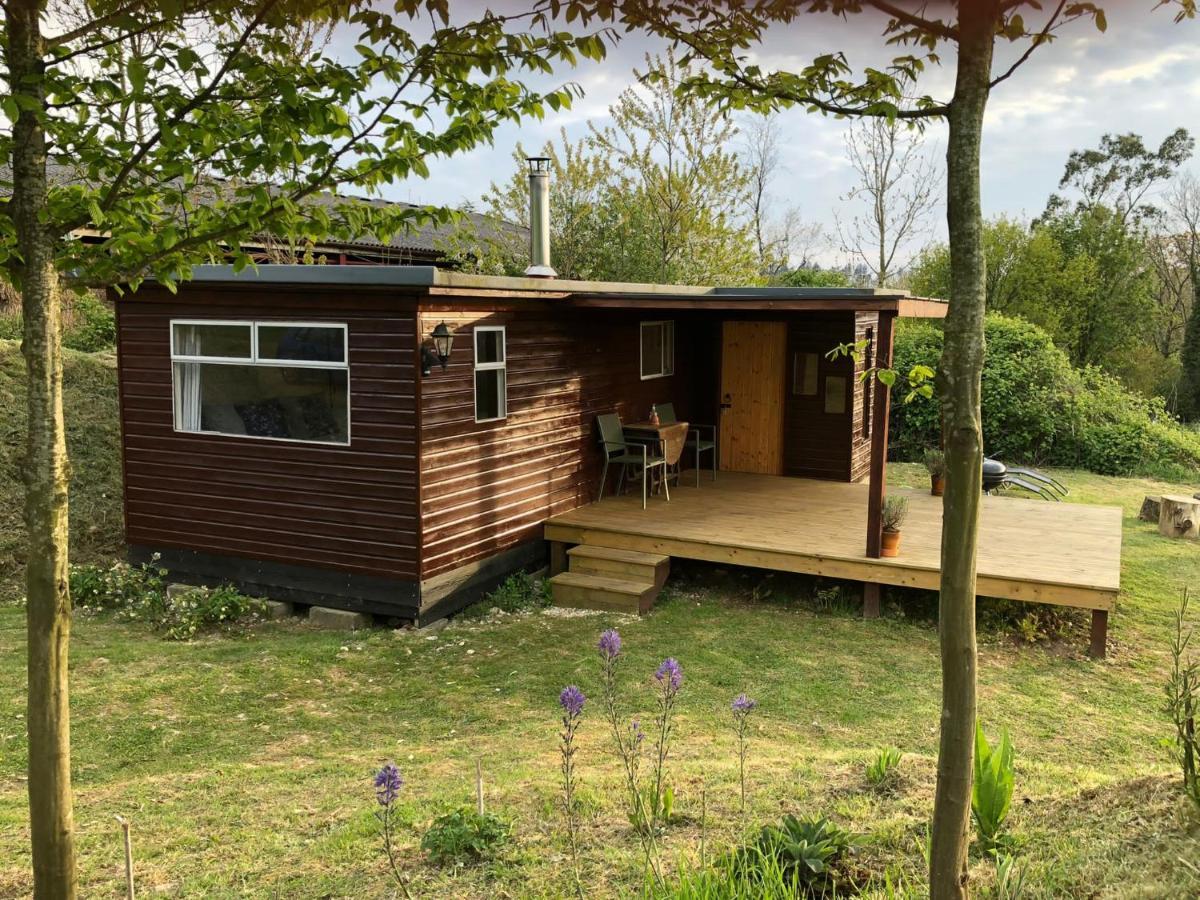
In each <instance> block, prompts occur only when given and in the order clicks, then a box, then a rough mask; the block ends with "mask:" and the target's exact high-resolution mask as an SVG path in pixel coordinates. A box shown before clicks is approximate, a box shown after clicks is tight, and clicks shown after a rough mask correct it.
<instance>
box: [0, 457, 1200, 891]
mask: <svg viewBox="0 0 1200 900" xmlns="http://www.w3.org/2000/svg"><path fill="white" fill-rule="evenodd" d="M895 472H896V475H897V476H898V477H899V478H901V479H908V480H915V479H919V478H920V475H919V473H918V472H917V471H916V469H915V467H907V466H898V467H896V468H895ZM1062 477H1063V478H1064V480H1066V481H1067V482H1068V483H1069V484H1070V485H1071V487H1072V489H1073V494H1074V496H1073V499H1075V500H1078V501H1082V502H1089V503H1110V504H1119V505H1121V506H1122V507H1123V508H1124V510H1125V526H1124V527H1125V548H1124V566H1123V570H1124V574H1123V594H1122V600H1121V602H1120V605H1119V607H1118V609H1117V610H1116V612H1115V614H1114V615H1113V616H1112V625H1111V637H1112V644H1111V646H1110V657H1109V659H1108V660H1107V661H1104V662H1096V661H1092V660H1090V659H1088V658H1086V656H1085V655H1084V650H1085V648H1086V638H1085V636H1084V635H1083V634H1082V633H1081V634H1078V635H1075V636H1073V637H1072V639H1071V640H1070V641H1066V642H1063V643H1061V644H1056V645H1051V646H1047V645H1044V644H1042V645H1033V646H1030V645H1022V644H1019V643H1017V642H1016V641H1014V640H1013V637H1012V635H1013V634H1014V630H1013V629H1012V628H1009V629H1007V630H996V629H992V630H989V631H987V632H986V633H985V634H984V636H983V643H982V646H981V650H980V679H979V680H980V709H981V715H982V718H983V721H984V723H985V725H986V726H987V727H988V728H989V731H992V732H993V733H994V732H995V731H996V730H997V729H998V727H999V726H1000V725H1007V726H1008V727H1009V729H1010V730H1011V731H1012V734H1013V739H1014V741H1015V743H1016V747H1017V768H1018V773H1017V797H1016V800H1015V802H1014V812H1013V817H1012V831H1013V833H1014V835H1015V838H1016V839H1017V840H1018V841H1019V843H1020V846H1021V850H1020V853H1021V855H1022V857H1023V858H1024V859H1025V860H1027V861H1028V864H1029V866H1030V876H1031V878H1030V880H1031V881H1032V883H1033V887H1032V890H1031V891H1030V894H1029V896H1037V897H1064V896H1069V897H1194V896H1197V895H1200V816H1197V815H1196V814H1195V813H1194V812H1192V811H1191V810H1189V809H1188V808H1187V807H1186V805H1185V801H1184V800H1183V799H1182V798H1181V795H1180V794H1179V792H1178V790H1177V786H1176V785H1177V781H1178V777H1177V775H1176V774H1175V772H1174V771H1173V769H1172V765H1171V762H1170V760H1169V757H1168V756H1167V753H1166V750H1165V749H1164V748H1163V746H1162V741H1163V739H1164V738H1165V737H1167V736H1168V735H1169V733H1170V732H1169V728H1168V725H1167V723H1166V722H1164V720H1163V719H1162V717H1161V714H1160V707H1161V705H1162V704H1161V698H1162V693H1163V690H1162V681H1163V675H1164V671H1165V666H1166V664H1167V657H1166V654H1165V640H1166V636H1167V631H1168V625H1169V620H1170V616H1171V610H1172V608H1173V606H1174V604H1175V603H1176V600H1177V596H1178V594H1179V590H1180V588H1181V587H1182V586H1183V585H1184V584H1188V583H1191V584H1195V583H1196V581H1197V579H1198V578H1200V552H1198V550H1197V547H1196V546H1195V545H1194V544H1190V543H1184V542H1176V541H1169V540H1166V539H1163V538H1160V537H1158V535H1157V534H1156V532H1155V529H1154V528H1153V527H1152V526H1150V525H1146V524H1144V523H1141V522H1139V521H1137V519H1136V513H1137V510H1138V506H1139V504H1140V502H1141V499H1142V496H1143V495H1144V494H1146V493H1158V492H1160V491H1166V490H1168V489H1169V488H1168V486H1166V485H1163V484H1160V483H1156V482H1152V481H1148V480H1139V479H1115V478H1102V477H1098V476H1091V475H1085V474H1081V473H1074V472H1071V473H1062ZM1182 489H1183V488H1182V486H1181V487H1180V490H1181V491H1182ZM1189 493H1190V489H1189ZM677 571H678V572H679V574H678V575H677V577H676V578H673V580H672V582H671V584H670V586H669V589H668V591H667V592H666V594H665V595H664V597H665V599H664V601H663V602H661V604H660V606H659V607H658V608H656V609H655V611H654V612H653V614H652V615H649V616H647V617H645V618H644V619H641V620H635V619H619V620H617V619H613V618H612V617H610V616H606V615H584V616H562V615H554V614H553V613H528V614H518V615H514V616H503V617H500V618H497V619H484V620H474V621H467V620H464V621H460V622H455V623H452V624H451V625H450V626H449V627H448V628H446V629H445V630H444V631H442V632H441V633H440V634H438V635H436V636H425V635H421V634H415V633H410V632H391V631H388V630H376V631H372V632H369V633H358V634H337V633H329V632H318V631H314V630H312V629H310V628H308V627H307V626H306V625H304V624H301V623H298V622H287V623H281V624H264V625H258V626H254V627H249V628H244V629H240V630H237V631H234V632H231V633H227V634H223V635H212V636H208V637H205V638H203V639H201V640H198V641H195V642H193V643H187V644H178V643H169V642H166V641H164V640H162V639H161V638H159V637H158V636H157V635H155V634H153V633H150V632H148V631H146V630H145V629H144V628H142V627H140V626H137V625H130V624H125V623H121V622H118V621H115V620H113V619H111V618H108V617H79V618H78V619H77V622H76V627H75V635H74V646H73V656H72V672H73V685H72V687H73V713H74V716H73V718H74V722H73V738H74V765H75V773H76V781H75V788H76V792H77V801H76V816H77V821H78V825H79V837H80V865H81V870H82V878H83V884H84V885H85V887H84V890H83V895H84V896H87V897H106V896H118V895H119V886H120V877H121V875H120V873H121V849H120V837H119V832H118V830H117V827H116V824H115V822H114V821H113V815H114V814H121V815H124V816H126V817H127V818H129V819H130V820H131V821H132V822H133V829H134V842H135V849H136V857H137V872H138V876H139V889H140V891H141V895H142V896H155V895H161V896H185V897H244V896H253V897H305V898H308V897H311V898H318V897H391V896H394V888H393V887H392V885H391V884H390V882H389V880H388V878H387V874H386V869H385V862H384V859H383V857H382V854H381V853H380V850H379V841H378V839H377V836H376V830H375V822H374V818H373V812H374V810H373V803H374V801H373V795H372V789H371V783H370V779H371V775H372V773H373V771H374V770H375V769H376V768H377V767H378V766H379V765H380V764H381V763H382V762H384V761H386V760H388V759H395V760H396V761H397V763H398V764H399V765H400V767H401V769H402V771H403V773H404V775H405V778H406V779H407V784H406V786H405V788H404V791H403V798H404V800H403V806H402V810H401V812H402V820H403V827H402V829H401V844H402V856H403V858H404V860H405V863H406V866H407V868H408V871H409V872H410V873H411V880H412V884H413V890H414V893H415V894H416V895H418V896H427V897H559V896H564V895H566V894H568V893H570V878H569V875H568V873H569V861H568V860H569V858H568V851H567V845H566V841H565V838H564V834H563V830H562V827H561V821H560V816H559V814H558V811H557V807H556V806H555V804H556V800H557V797H558V784H559V771H558V765H559V761H558V755H557V752H556V741H557V726H558V709H557V705H556V699H557V695H558V691H559V689H560V688H561V687H562V686H563V685H565V684H568V683H576V684H578V685H580V686H581V687H582V688H583V690H584V691H585V692H587V693H589V694H591V695H594V694H596V692H597V691H598V687H599V679H598V663H597V657H596V654H595V652H594V644H595V641H596V638H597V636H598V634H599V632H600V630H601V629H602V628H603V627H604V626H606V625H609V624H613V623H614V622H615V623H616V624H617V627H619V628H620V630H621V633H622V636H623V637H624V641H625V647H626V650H627V658H626V659H625V662H624V667H625V668H624V675H625V688H626V689H625V696H624V698H623V703H624V707H625V709H626V710H627V711H628V713H629V714H630V715H633V714H637V713H640V714H642V715H643V717H647V716H648V715H649V714H650V712H651V710H652V703H651V693H650V684H649V682H650V673H652V671H653V670H654V668H655V666H656V665H657V663H658V662H659V661H660V660H661V659H662V658H663V657H665V656H668V655H673V656H676V657H678V658H679V660H680V661H681V663H682V665H683V668H684V671H685V676H686V682H685V685H684V688H683V692H682V695H681V701H680V716H679V727H678V740H677V743H676V745H675V748H674V751H673V753H672V759H671V763H670V771H671V779H672V781H673V782H674V784H675V786H676V792H677V794H678V800H677V808H678V811H679V814H680V822H679V823H678V824H676V825H674V826H672V827H671V828H670V829H669V830H668V833H667V835H666V838H665V855H666V857H667V859H668V862H669V863H671V864H673V863H674V862H675V861H676V860H678V859H679V858H681V857H683V856H687V857H690V858H695V857H696V855H697V853H698V848H699V841H700V837H701V828H700V823H699V813H700V808H701V796H702V794H704V795H705V796H706V798H707V808H708V824H707V829H706V839H707V844H708V846H709V847H710V848H714V847H716V848H720V847H724V846H728V845H729V844H731V843H732V842H734V841H735V840H737V839H738V837H739V836H740V835H741V834H742V833H743V825H742V823H741V820H740V816H739V814H738V805H737V777H736V762H735V753H734V741H733V734H732V730H731V727H730V716H729V710H728V706H729V701H730V699H731V698H732V697H733V696H734V695H735V694H736V693H738V692H739V691H742V690H745V691H747V692H748V693H750V694H751V695H752V696H754V697H756V698H757V699H758V700H759V702H760V709H759V710H758V711H757V712H756V714H755V718H754V720H753V725H752V733H751V742H752V747H751V755H750V763H749V765H750V773H749V779H750V789H751V793H752V796H751V809H750V813H749V816H748V819H749V824H748V826H746V827H752V826H753V825H754V824H756V823H762V822H765V821H768V820H771V819H774V818H776V817H778V815H779V814H780V813H782V812H786V811H791V812H797V813H801V814H828V815H830V816H831V817H833V818H834V819H835V820H836V821H838V822H839V823H840V824H842V825H844V826H846V827H849V828H851V829H853V830H855V831H857V832H860V833H862V834H864V835H865V836H866V837H865V841H864V847H863V850H862V852H861V856H860V859H859V867H860V868H861V869H862V871H863V872H864V873H872V872H873V873H875V874H876V875H877V876H880V877H881V876H882V874H883V873H884V872H885V871H890V872H891V873H892V874H893V880H894V876H895V875H896V874H902V875H903V877H904V878H905V879H906V880H907V882H908V884H909V885H910V886H911V887H913V888H914V889H915V890H916V891H917V892H918V893H919V891H920V889H921V887H922V884H923V868H924V863H923V858H922V850H921V846H922V841H923V834H924V830H925V823H926V819H927V816H928V815H929V810H930V807H931V798H932V791H933V785H934V774H935V758H934V754H935V751H936V744H937V731H936V728H937V721H938V711H939V710H938V698H939V688H938V685H939V681H938V678H939V676H938V659H937V639H936V632H935V629H934V627H933V626H932V624H931V622H930V621H929V619H928V614H927V612H926V611H927V610H928V609H929V606H930V604H929V598H928V597H927V596H925V597H922V596H920V595H913V594H900V593H894V594H892V595H890V598H889V603H888V607H887V610H886V612H887V614H886V615H885V617H884V618H882V619H879V620H875V621H864V620H862V619H861V618H859V617H858V615H857V614H856V611H855V610H854V609H853V608H852V607H851V606H850V605H849V604H848V603H841V604H839V603H837V602H833V603H829V602H827V601H828V599H829V592H825V593H824V594H822V596H823V597H824V598H825V600H826V602H825V603H823V604H822V603H819V602H815V601H814V600H813V599H811V597H810V594H811V591H810V590H807V589H806V588H808V587H811V586H810V585H808V584H807V583H806V582H804V581H803V580H801V579H785V578H784V577H783V576H777V577H775V578H764V575H763V573H755V572H749V571H736V570H721V569H718V568H714V567H689V568H682V567H677ZM10 587H11V582H10ZM23 628H24V615H23V610H22V609H21V607H20V606H19V605H17V604H15V603H11V602H9V603H4V604H0V686H2V691H0V897H20V896H25V895H26V894H27V892H28V890H29V885H30V882H29V875H28V868H29V858H28V846H27V841H28V832H27V824H26V809H25V783H24V775H23V773H24V767H25V739H24V720H23V713H24V702H25V701H24V692H23V679H24V653H23V646H24V644H23V641H24V638H23ZM581 742H582V749H581V751H580V755H579V765H580V773H581V778H582V782H583V788H582V795H583V800H584V808H585V822H584V828H583V844H582V848H583V849H582V869H583V881H584V884H585V885H588V886H589V894H590V895H591V896H597V897H602V896H622V895H631V894H636V893H638V891H639V890H640V885H641V879H642V876H641V870H642V867H641V862H640V853H639V845H638V842H637V840H636V839H635V837H634V835H633V834H632V832H631V830H630V829H629V827H628V825H627V824H626V821H625V816H624V812H623V807H622V803H621V797H622V794H621V790H620V785H621V781H620V772H619V764H618V762H617V761H616V759H615V758H614V756H613V755H612V753H611V752H610V745H609V741H608V736H607V733H606V731H605V729H604V727H603V723H602V719H601V716H600V709H599V706H598V704H595V703H593V704H592V705H591V706H590V707H589V709H588V710H586V712H585V720H584V725H583V728H582V736H581ZM886 745H895V746H897V747H899V748H900V749H902V750H903V751H904V754H905V755H904V758H903V762H902V764H901V769H902V780H901V783H900V786H899V789H898V790H897V791H896V792H894V793H892V794H887V795H880V794H877V793H875V792H872V791H871V790H870V789H868V787H867V785H866V781H865V778H864V774H863V768H864V765H865V763H866V762H867V761H868V759H869V758H870V757H871V756H872V755H873V753H874V751H875V750H876V749H877V748H879V747H882V746H886ZM477 758H478V759H480V760H481V761H482V764H483V768H484V771H485V773H486V780H487V795H488V803H489V807H490V809H491V810H492V811H495V812H497V813H499V814H501V815H503V816H505V817H507V818H509V819H510V820H511V821H512V822H513V834H514V838H513V840H512V842H511V843H510V845H509V847H508V849H507V850H506V851H505V852H504V853H503V854H502V855H501V857H500V858H499V859H498V860H496V861H494V862H492V863H489V864H485V865H482V866H479V867H474V868H467V869H464V870H459V871H449V870H444V869H439V868H435V867H433V866H432V865H430V864H429V863H427V862H425V861H424V858H423V855H422V854H421V853H420V851H419V849H418V844H419V841H420V836H421V834H422V832H423V829H424V827H425V826H426V825H427V824H428V823H429V821H430V820H431V819H432V818H433V817H434V816H436V815H438V814H440V813H443V812H446V811H449V810H450V809H452V808H454V807H456V806H458V805H462V804H468V803H470V802H471V798H472V795H473V768H474V761H475V760H476V759H477ZM973 872H974V875H975V877H976V884H977V885H979V886H980V887H987V886H989V885H990V883H991V867H990V865H989V864H988V863H987V862H986V861H985V860H983V859H980V858H976V859H975V862H974V865H973Z"/></svg>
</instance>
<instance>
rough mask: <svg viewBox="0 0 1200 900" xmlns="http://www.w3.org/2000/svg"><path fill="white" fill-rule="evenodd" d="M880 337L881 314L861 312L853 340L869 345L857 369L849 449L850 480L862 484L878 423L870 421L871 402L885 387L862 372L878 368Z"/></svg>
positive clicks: (869, 464)
mask: <svg viewBox="0 0 1200 900" xmlns="http://www.w3.org/2000/svg"><path fill="white" fill-rule="evenodd" d="M878 334H879V313H872V312H859V313H855V315H854V340H855V341H856V342H866V347H867V349H866V352H865V354H864V355H863V358H862V359H860V360H858V362H857V363H856V364H855V366H854V414H853V424H852V431H851V437H852V441H851V450H850V480H851V481H861V480H862V479H864V478H866V477H867V475H868V474H869V473H870V469H871V429H872V428H874V427H875V423H874V422H873V421H872V419H871V400H872V397H873V396H874V393H875V391H878V390H881V389H882V386H881V385H880V384H879V382H878V381H876V380H875V379H874V378H869V379H864V378H863V377H862V373H863V372H865V371H866V370H867V369H868V368H870V367H871V366H873V365H875V360H876V358H877V357H876V354H877V353H878V352H879V348H878V346H877V344H876V335H878Z"/></svg>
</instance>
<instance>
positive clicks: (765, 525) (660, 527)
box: [545, 472, 1121, 610]
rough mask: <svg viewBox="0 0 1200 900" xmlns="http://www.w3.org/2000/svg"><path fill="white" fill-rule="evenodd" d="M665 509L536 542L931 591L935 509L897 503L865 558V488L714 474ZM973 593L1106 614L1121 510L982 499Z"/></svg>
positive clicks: (569, 524)
mask: <svg viewBox="0 0 1200 900" xmlns="http://www.w3.org/2000/svg"><path fill="white" fill-rule="evenodd" d="M692 484H693V482H691V480H690V479H689V478H688V477H686V476H685V477H684V478H682V479H680V485H679V486H678V487H677V488H672V490H671V500H670V502H666V501H665V500H662V499H661V498H653V499H652V500H651V503H650V507H649V509H647V510H645V511H644V512H643V511H642V509H641V499H640V497H637V498H635V497H631V496H625V497H612V498H607V499H605V500H604V501H602V502H600V503H592V504H589V505H588V506H584V507H580V508H579V509H576V510H572V511H571V512H567V513H563V514H561V515H558V516H554V517H552V518H550V519H548V520H547V521H546V525H545V537H546V539H547V540H552V541H563V542H566V543H592V544H598V545H601V546H609V547H616V548H620V549H626V550H636V551H640V552H650V553H662V554H664V555H668V556H675V557H680V558H685V559H702V560H708V561H711V562H725V563H730V564H734V565H746V566H756V567H760V568H768V569H777V570H780V571H787V572H803V573H808V574H814V575H826V576H829V577H834V578H847V579H852V580H856V581H867V582H876V583H879V584H890V585H899V586H905V587H919V588H927V589H936V588H937V586H938V578H939V575H938V569H939V557H940V545H941V530H942V528H941V525H942V522H941V518H942V517H941V498H938V497H932V496H930V495H929V493H928V492H927V491H919V490H912V489H905V488H893V489H892V490H893V492H895V493H904V494H905V495H907V496H908V498H909V517H908V521H907V522H906V523H905V526H904V531H903V544H902V548H901V554H900V556H899V557H897V558H895V559H869V558H867V556H866V552H865V550H866V522H867V486H866V485H865V484H861V483H859V484H851V483H844V482H832V481H817V480H813V479H805V478H781V477H773V476H769V475H752V474H747V473H740V472H722V473H721V475H720V477H719V479H718V480H717V482H716V483H715V484H714V483H713V482H711V481H707V480H705V481H703V482H702V484H701V487H699V488H696V487H694V486H689V485H692ZM978 569H979V579H978V587H979V593H980V594H981V595H984V596H992V597H1006V598H1009V599H1014V600H1025V601H1030V602H1039V603H1056V604H1061V605H1067V606H1076V607H1081V608H1084V609H1103V610H1107V609H1110V608H1112V606H1113V603H1114V602H1115V600H1116V597H1117V593H1118V592H1119V590H1120V584H1121V510H1120V509H1118V508H1116V507H1105V506H1090V505H1081V504H1074V503H1048V502H1046V501H1043V500H1037V499H1024V498H1018V497H1013V496H995V497H993V496H988V497H984V498H983V506H982V511H981V519H980V542H979V567H978Z"/></svg>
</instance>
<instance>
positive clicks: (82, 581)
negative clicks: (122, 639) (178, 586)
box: [69, 557, 167, 619]
mask: <svg viewBox="0 0 1200 900" xmlns="http://www.w3.org/2000/svg"><path fill="white" fill-rule="evenodd" d="M166 575H167V571H166V569H163V568H160V567H159V565H158V558H157V557H155V558H154V559H153V560H151V561H150V562H149V563H144V564H142V565H137V566H131V565H129V564H128V563H123V562H118V563H113V564H112V565H109V566H100V565H81V566H71V573H70V577H69V585H70V590H71V602H72V603H74V604H75V606H78V607H81V608H83V609H93V610H101V609H105V610H120V611H122V612H123V613H124V614H125V617H126V618H129V619H150V618H153V617H154V616H156V615H157V611H158V610H160V609H161V608H162V606H163V604H164V603H165V601H166Z"/></svg>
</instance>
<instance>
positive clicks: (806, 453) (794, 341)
mask: <svg viewBox="0 0 1200 900" xmlns="http://www.w3.org/2000/svg"><path fill="white" fill-rule="evenodd" d="M853 337H854V314H853V313H851V312H845V313H810V314H808V315H803V316H797V317H795V318H793V319H792V320H791V322H790V323H789V325H788V356H787V365H788V372H787V395H786V397H787V399H786V401H785V415H784V460H783V464H784V474H785V475H793V476H801V477H805V478H830V479H836V480H839V481H849V480H850V479H851V457H852V445H853V443H854V438H853V437H852V434H851V429H852V428H853V427H854V422H855V411H856V410H857V409H858V408H859V403H860V401H861V386H860V385H858V384H857V382H856V380H855V371H854V365H853V362H852V361H851V360H850V359H847V358H845V357H843V358H840V359H837V360H830V359H828V358H827V356H826V354H827V353H829V351H830V350H832V349H833V348H834V347H836V346H838V345H839V344H844V343H847V342H849V341H850V340H852V339H853ZM799 353H815V354H817V356H818V358H819V360H820V362H819V364H818V370H817V372H818V374H817V393H816V395H814V396H803V395H798V394H796V393H795V392H794V391H793V380H794V376H795V366H796V355H797V354H799ZM830 376H833V377H839V378H845V379H846V381H847V384H846V411H845V412H844V413H841V414H833V413H827V412H825V380H826V378H828V377H830ZM860 424H861V423H860Z"/></svg>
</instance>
